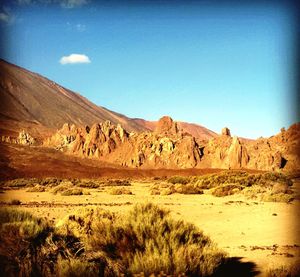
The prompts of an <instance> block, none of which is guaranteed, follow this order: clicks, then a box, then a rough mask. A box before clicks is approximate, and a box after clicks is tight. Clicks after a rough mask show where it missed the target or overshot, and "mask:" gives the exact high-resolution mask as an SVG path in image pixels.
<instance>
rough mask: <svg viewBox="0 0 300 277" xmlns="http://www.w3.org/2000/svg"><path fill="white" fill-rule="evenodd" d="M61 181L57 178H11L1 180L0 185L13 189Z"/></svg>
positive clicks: (53, 183)
mask: <svg viewBox="0 0 300 277" xmlns="http://www.w3.org/2000/svg"><path fill="white" fill-rule="evenodd" d="M61 182H62V180H61V179H57V178H43V179H39V178H18V179H13V180H8V181H2V182H1V186H2V187H9V188H13V189H18V188H31V187H34V186H36V185H37V184H38V185H41V186H47V187H52V186H57V185H59V184H60V183H61Z"/></svg>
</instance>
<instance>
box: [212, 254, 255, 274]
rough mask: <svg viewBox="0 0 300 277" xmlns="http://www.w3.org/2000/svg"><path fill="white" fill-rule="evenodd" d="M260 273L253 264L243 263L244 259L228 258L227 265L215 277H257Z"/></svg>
mask: <svg viewBox="0 0 300 277" xmlns="http://www.w3.org/2000/svg"><path fill="white" fill-rule="evenodd" d="M259 273H260V271H259V270H258V269H257V266H256V264H255V263H253V262H243V261H242V257H232V258H228V259H227V261H226V263H225V264H224V265H222V266H221V267H220V268H219V269H218V271H217V272H216V273H215V274H214V275H213V277H225V276H231V277H232V276H234V277H235V276H239V277H240V276H243V277H254V276H257V275H258V274H259Z"/></svg>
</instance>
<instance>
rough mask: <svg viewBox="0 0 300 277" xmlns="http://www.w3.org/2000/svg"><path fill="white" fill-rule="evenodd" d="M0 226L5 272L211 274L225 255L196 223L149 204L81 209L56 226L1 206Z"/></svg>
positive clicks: (47, 273) (75, 274)
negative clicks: (120, 209)
mask: <svg viewBox="0 0 300 277" xmlns="http://www.w3.org/2000/svg"><path fill="white" fill-rule="evenodd" d="M0 226H1V229H0V230H1V232H0V256H1V261H0V266H1V268H2V269H3V272H4V273H5V275H7V276H15V275H21V276H120V275H126V276H128V275H129V276H130V275H134V274H139V273H143V274H145V275H146V276H148V275H150V274H156V275H157V274H159V273H160V272H164V273H165V274H169V275H173V276H179V275H180V274H185V275H187V276H211V275H212V274H213V273H215V272H216V271H217V269H218V268H219V267H220V266H221V265H222V264H223V263H224V262H225V260H226V255H225V253H224V252H222V251H220V250H219V249H217V248H216V245H215V244H214V243H213V242H212V241H211V240H210V239H209V237H207V236H205V235H204V234H203V233H202V231H200V230H199V229H198V228H197V227H195V226H194V225H192V224H188V223H185V222H183V221H176V220H173V219H172V218H171V217H170V213H169V211H167V210H164V209H161V208H160V207H158V206H157V205H153V204H143V205H136V206H135V207H134V208H133V209H132V210H131V211H130V212H129V213H128V214H127V215H122V216H120V215H117V214H113V213H111V212H108V211H105V210H102V209H99V208H81V209H79V210H78V211H77V212H75V213H74V214H72V215H69V216H68V217H66V218H64V219H63V220H61V221H60V222H58V223H57V225H56V226H51V225H48V224H47V223H46V222H45V221H43V220H41V219H39V218H36V217H34V216H32V215H31V214H29V213H27V212H23V211H21V210H16V209H6V210H4V211H2V212H1V214H0Z"/></svg>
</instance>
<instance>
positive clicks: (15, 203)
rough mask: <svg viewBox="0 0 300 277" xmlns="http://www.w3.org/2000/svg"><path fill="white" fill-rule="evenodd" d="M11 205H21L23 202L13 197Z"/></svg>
mask: <svg viewBox="0 0 300 277" xmlns="http://www.w3.org/2000/svg"><path fill="white" fill-rule="evenodd" d="M10 204H11V205H21V204H22V202H21V201H20V200H19V199H13V200H11V201H10Z"/></svg>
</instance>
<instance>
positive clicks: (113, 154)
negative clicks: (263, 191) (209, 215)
mask: <svg viewBox="0 0 300 277" xmlns="http://www.w3.org/2000/svg"><path fill="white" fill-rule="evenodd" d="M159 122H160V123H159V124H158V127H157V128H156V131H155V132H144V133H130V134H129V133H128V132H126V130H125V129H123V128H122V126H120V125H117V126H115V125H113V124H111V122H109V121H106V122H104V123H100V124H94V125H93V126H92V127H91V128H90V127H88V126H87V127H85V128H77V127H75V126H74V125H72V126H70V125H68V124H65V125H64V126H63V128H62V129H61V130H59V131H58V132H57V133H56V134H55V135H53V136H52V137H51V138H49V139H47V140H46V141H45V143H44V145H46V146H50V147H55V148H57V149H60V150H62V151H65V152H66V153H69V154H72V155H77V156H81V157H89V158H96V159H100V160H103V161H106V162H110V163H115V164H119V165H123V166H127V167H143V168H191V167H199V168H224V169H229V168H230V169H240V168H249V169H259V170H295V169H299V165H300V163H299V162H300V160H299V150H300V147H299V137H300V136H299V135H300V125H299V124H297V125H293V126H291V127H290V128H289V129H288V130H287V131H284V132H281V133H279V134H278V135H276V136H273V137H271V138H261V139H258V140H253V141H251V140H245V139H240V138H238V137H231V136H230V131H229V129H228V128H224V129H223V131H222V135H220V136H218V137H216V138H213V139H210V140H202V141H198V140H197V139H195V138H194V137H192V136H191V135H188V134H186V135H185V134H183V133H182V132H180V131H178V128H177V126H176V122H174V121H173V120H172V119H171V118H169V117H163V118H162V119H161V120H160V121H159Z"/></svg>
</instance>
